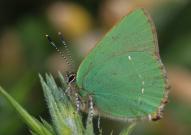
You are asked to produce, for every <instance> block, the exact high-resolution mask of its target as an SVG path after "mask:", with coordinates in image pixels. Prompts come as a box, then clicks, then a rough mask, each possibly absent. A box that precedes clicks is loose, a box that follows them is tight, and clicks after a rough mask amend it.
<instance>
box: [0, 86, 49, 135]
mask: <svg viewBox="0 0 191 135" xmlns="http://www.w3.org/2000/svg"><path fill="white" fill-rule="evenodd" d="M0 93H1V94H2V95H3V96H4V97H5V98H6V99H7V101H9V103H10V104H11V105H12V106H13V107H14V109H15V110H16V111H17V113H18V114H20V116H21V118H22V119H23V121H24V122H25V123H26V124H27V125H28V126H29V127H30V128H31V130H32V132H34V133H36V134H38V135H53V134H52V133H51V132H50V131H49V130H48V129H47V128H46V127H44V126H43V124H42V123H40V122H39V121H38V120H37V119H35V118H33V117H32V116H31V115H30V114H29V113H28V112H27V111H26V110H25V109H23V108H22V107H21V106H20V105H19V104H18V103H17V102H16V101H15V100H14V99H13V98H12V97H11V96H10V95H9V94H8V93H7V92H6V91H5V90H4V89H3V88H2V87H0Z"/></svg>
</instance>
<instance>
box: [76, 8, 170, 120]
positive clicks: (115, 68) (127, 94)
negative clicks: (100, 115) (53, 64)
mask: <svg viewBox="0 0 191 135" xmlns="http://www.w3.org/2000/svg"><path fill="white" fill-rule="evenodd" d="M77 84H78V86H79V87H80V88H81V89H83V90H84V91H86V92H87V93H90V94H93V95H94V100H95V104H96V106H97V108H98V109H99V110H100V111H102V112H104V113H109V114H110V115H112V116H113V117H135V116H143V115H144V116H145V115H148V114H149V113H152V112H154V111H156V110H157V109H158V107H159V106H160V103H161V100H162V99H163V97H164V95H165V85H166V79H165V72H164V68H163V65H162V63H161V61H160V58H159V55H158V45H157V38H156V32H155V27H154V25H153V23H152V21H151V19H150V17H149V16H148V15H147V13H146V12H145V11H144V10H142V9H138V10H135V11H133V12H131V13H130V14H129V15H128V16H126V17H124V18H123V19H122V20H121V21H120V22H119V23H118V24H117V25H116V26H114V28H113V29H112V30H111V31H110V32H108V33H107V34H106V36H105V37H104V38H103V39H102V40H101V41H100V42H99V43H98V44H97V46H96V47H95V48H94V49H93V50H92V51H91V53H90V54H89V55H88V56H87V57H86V58H85V59H84V61H83V62H82V63H81V65H80V67H79V70H78V73H77ZM116 110H117V111H116Z"/></svg>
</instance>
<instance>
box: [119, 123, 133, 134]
mask: <svg viewBox="0 0 191 135" xmlns="http://www.w3.org/2000/svg"><path fill="white" fill-rule="evenodd" d="M135 126H136V123H135V122H134V123H131V124H130V125H129V126H128V127H127V128H126V129H124V130H123V131H122V132H121V133H120V135H130V134H131V132H132V131H133V129H134V128H135Z"/></svg>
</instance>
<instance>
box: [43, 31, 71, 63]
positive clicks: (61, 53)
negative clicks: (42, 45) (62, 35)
mask: <svg viewBox="0 0 191 135" xmlns="http://www.w3.org/2000/svg"><path fill="white" fill-rule="evenodd" d="M45 36H46V38H47V39H48V42H49V43H50V44H51V45H52V46H53V47H54V48H55V49H56V51H57V52H58V53H59V54H60V55H61V56H62V57H63V58H64V60H65V61H66V63H67V64H68V65H69V66H71V64H70V63H69V61H68V59H67V58H66V57H65V56H64V53H63V52H62V51H60V49H58V47H57V45H56V44H55V43H54V42H53V40H52V39H51V38H50V36H49V35H47V34H46V35H45Z"/></svg>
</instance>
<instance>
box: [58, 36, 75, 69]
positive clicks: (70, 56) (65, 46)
mask: <svg viewBox="0 0 191 135" xmlns="http://www.w3.org/2000/svg"><path fill="white" fill-rule="evenodd" d="M58 36H59V37H60V40H61V42H62V44H63V45H64V49H65V51H66V55H67V56H68V57H69V60H70V63H72V65H73V66H74V62H73V59H72V55H71V52H70V50H69V48H68V45H67V44H66V41H65V40H64V36H63V35H62V33H61V32H58Z"/></svg>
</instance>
